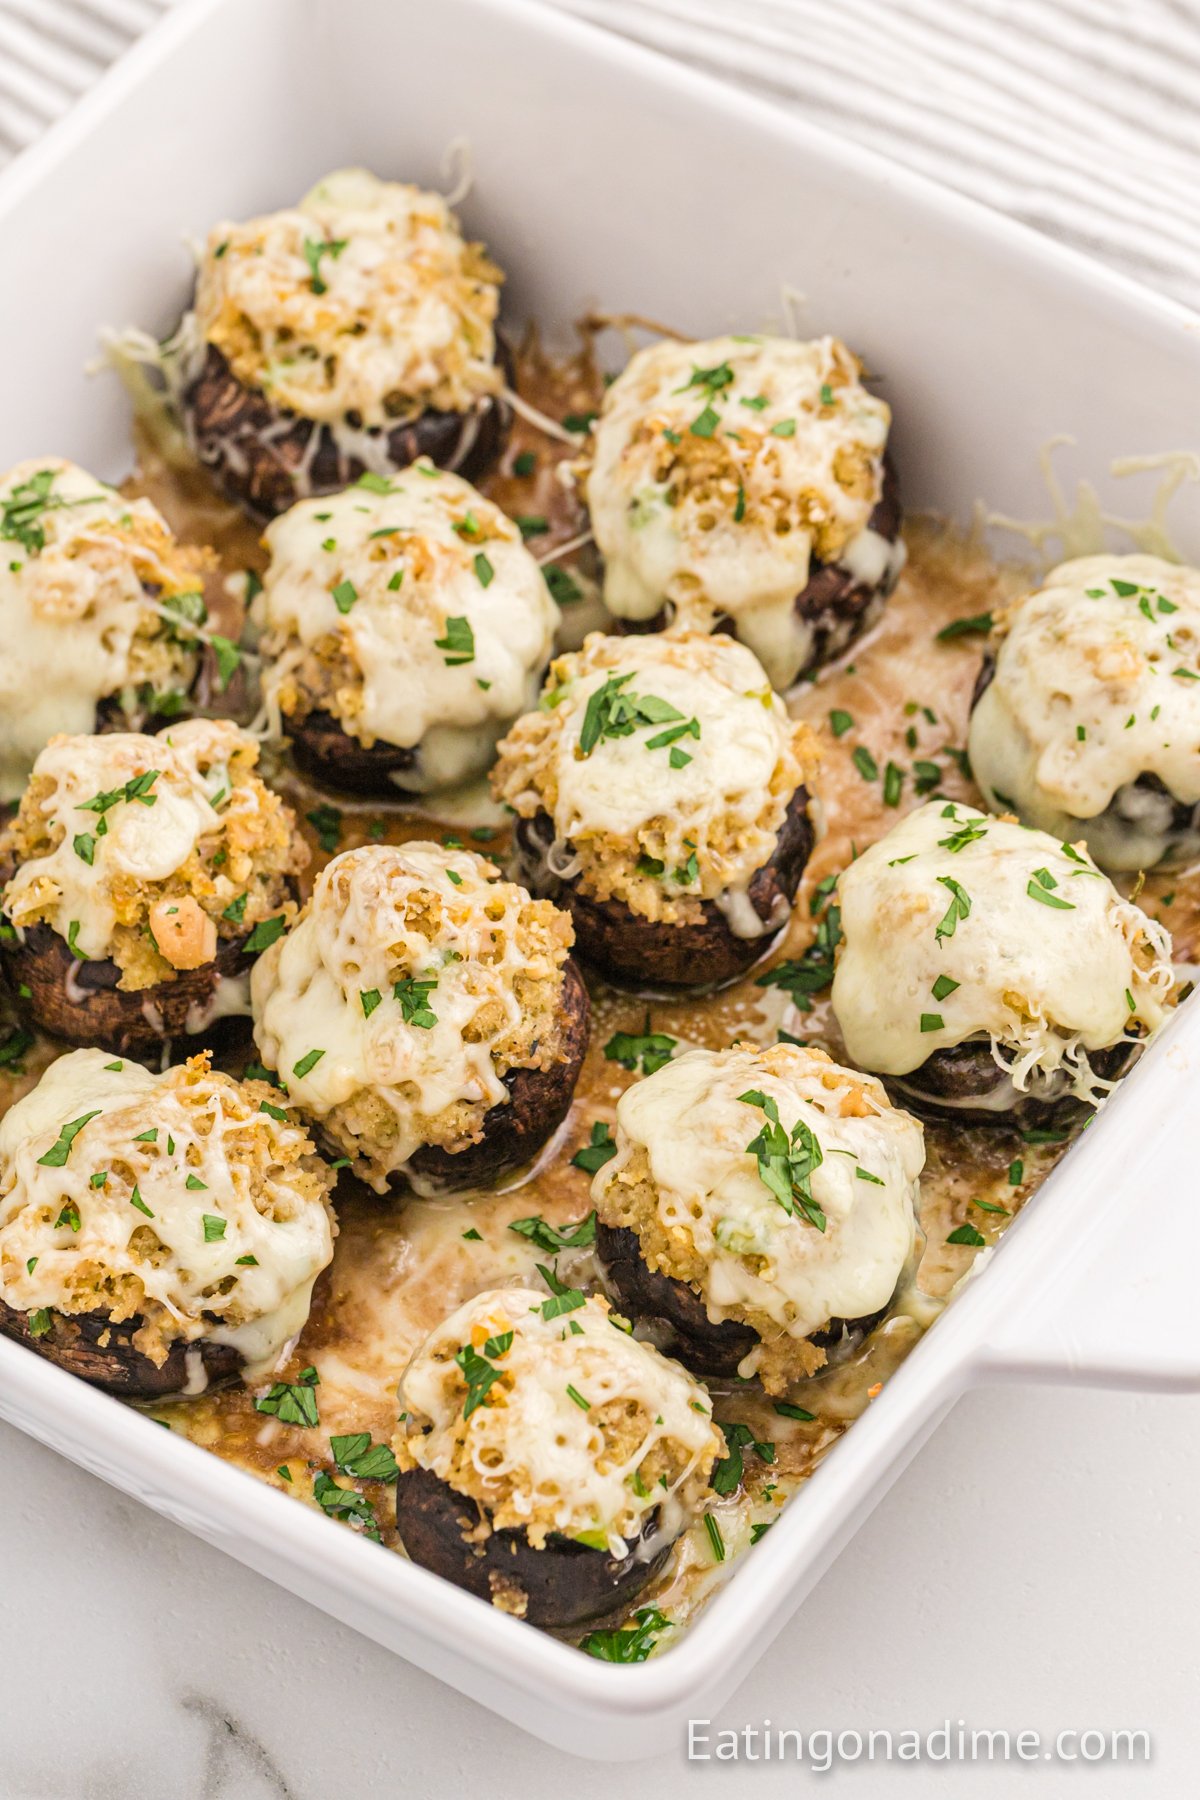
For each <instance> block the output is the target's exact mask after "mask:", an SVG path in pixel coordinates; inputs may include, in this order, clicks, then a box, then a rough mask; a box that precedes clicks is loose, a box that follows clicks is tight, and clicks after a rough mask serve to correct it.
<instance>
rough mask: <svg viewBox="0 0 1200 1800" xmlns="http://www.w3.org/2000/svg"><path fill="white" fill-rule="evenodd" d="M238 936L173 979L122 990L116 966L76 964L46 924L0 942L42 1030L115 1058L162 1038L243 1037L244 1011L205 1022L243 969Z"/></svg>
mask: <svg viewBox="0 0 1200 1800" xmlns="http://www.w3.org/2000/svg"><path fill="white" fill-rule="evenodd" d="M244 942H245V939H244V938H237V939H234V938H226V939H224V940H222V941H221V942H220V943H219V944H218V946H217V954H216V956H215V957H214V958H213V960H212V961H211V962H208V963H204V964H202V965H201V967H200V968H198V969H186V970H181V971H180V973H179V974H178V975H177V976H176V977H175V979H174V981H161V982H158V983H156V984H155V985H154V986H153V987H148V988H139V989H136V990H134V991H132V992H127V991H126V990H125V989H123V988H119V987H118V986H117V983H118V981H119V980H120V978H121V971H120V969H119V968H118V967H117V965H116V963H115V962H113V961H112V959H111V958H108V957H105V958H103V959H99V960H96V961H92V962H79V961H77V959H76V958H75V957H74V956H73V955H72V954H71V951H70V950H69V949H68V947H67V945H66V943H65V941H64V940H63V939H62V938H60V937H59V935H58V933H57V932H56V931H54V930H52V929H51V927H50V926H49V925H31V926H29V927H28V928H27V929H26V930H25V931H24V932H23V933H22V934H21V939H19V940H18V941H17V942H15V943H6V944H4V945H3V961H4V966H5V970H6V973H7V976H8V980H9V983H10V985H11V986H12V988H13V989H14V991H16V992H20V990H21V988H23V987H25V988H28V989H29V995H28V998H25V999H22V1001H21V1004H22V1005H23V1006H24V1007H25V1008H26V1010H27V1011H28V1013H29V1016H30V1018H31V1019H32V1020H33V1021H34V1023H35V1024H37V1025H40V1026H41V1027H42V1029H43V1030H45V1031H49V1032H51V1033H52V1034H53V1035H54V1036H55V1037H59V1038H62V1039H63V1040H64V1041H65V1042H66V1043H68V1044H96V1045H99V1046H100V1047H101V1048H102V1049H105V1050H112V1051H114V1052H115V1053H116V1054H117V1055H119V1056H146V1055H150V1054H153V1053H155V1052H157V1051H159V1050H161V1048H162V1045H163V1042H164V1040H165V1039H169V1038H176V1037H188V1036H189V1035H199V1034H203V1036H204V1040H205V1042H206V1043H211V1042H212V1041H213V1038H214V1033H217V1034H219V1035H222V1036H223V1037H224V1038H225V1039H226V1040H228V1038H230V1037H231V1036H233V1037H236V1036H237V1035H238V1034H239V1033H240V1034H241V1035H243V1036H244V1035H245V1032H246V1028H247V1021H248V1015H247V1017H246V1018H243V1017H240V1016H238V1015H227V1016H225V1017H223V1018H221V1019H219V1020H213V1019H212V1017H211V1011H212V1007H213V1003H214V1001H215V999H216V995H217V991H218V988H219V986H220V983H221V982H222V981H226V980H234V979H236V978H237V977H238V976H239V975H241V974H244V973H245V972H246V971H247V970H248V969H249V968H250V966H251V963H252V961H253V958H252V957H249V956H247V955H246V954H245V952H244V950H243V948H242V946H243V944H244Z"/></svg>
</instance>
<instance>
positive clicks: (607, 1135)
mask: <svg viewBox="0 0 1200 1800" xmlns="http://www.w3.org/2000/svg"><path fill="white" fill-rule="evenodd" d="M616 1154H617V1146H616V1144H615V1143H614V1142H613V1135H612V1132H611V1130H610V1129H609V1127H608V1125H607V1123H606V1122H605V1121H604V1120H603V1119H597V1120H596V1121H595V1123H594V1124H593V1126H592V1135H591V1138H590V1139H589V1141H588V1142H587V1143H586V1144H585V1145H584V1146H583V1149H582V1150H577V1151H576V1152H575V1154H574V1156H573V1157H572V1158H571V1167H572V1168H573V1169H582V1170H583V1172H584V1174H585V1175H594V1174H595V1173H596V1170H597V1169H602V1168H603V1167H604V1165H605V1163H606V1162H608V1161H610V1159H611V1158H612V1157H614V1156H615V1155H616Z"/></svg>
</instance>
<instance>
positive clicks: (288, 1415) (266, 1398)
mask: <svg viewBox="0 0 1200 1800" xmlns="http://www.w3.org/2000/svg"><path fill="white" fill-rule="evenodd" d="M320 1379H321V1377H320V1376H319V1375H318V1374H317V1371H316V1370H315V1369H313V1368H307V1369H301V1371H300V1373H299V1375H298V1376H297V1377H296V1379H295V1381H276V1382H275V1383H273V1385H272V1386H271V1387H270V1389H269V1390H268V1391H267V1393H265V1394H263V1395H261V1396H260V1397H259V1398H258V1399H256V1400H255V1402H254V1410H255V1412H260V1413H270V1414H271V1415H272V1416H273V1417H274V1418H276V1419H278V1420H279V1422H280V1424H281V1425H304V1426H307V1427H308V1429H309V1430H312V1429H313V1428H314V1427H315V1426H317V1425H319V1424H320V1423H321V1420H320V1416H319V1414H318V1412H317V1396H316V1394H315V1393H314V1392H313V1389H314V1388H315V1387H317V1385H318V1384H319V1382H320Z"/></svg>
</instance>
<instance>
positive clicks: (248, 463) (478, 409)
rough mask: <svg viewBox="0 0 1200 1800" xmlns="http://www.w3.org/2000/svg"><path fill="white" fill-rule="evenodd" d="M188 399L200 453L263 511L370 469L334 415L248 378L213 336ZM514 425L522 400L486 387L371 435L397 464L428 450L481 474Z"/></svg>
mask: <svg viewBox="0 0 1200 1800" xmlns="http://www.w3.org/2000/svg"><path fill="white" fill-rule="evenodd" d="M496 360H497V362H498V363H499V364H500V365H501V367H502V368H503V369H504V371H505V377H506V379H507V380H508V381H509V383H510V384H511V382H512V364H511V357H510V355H509V352H508V351H507V349H506V348H505V347H504V346H502V345H500V344H499V341H498V346H497V352H496ZM181 404H182V409H183V415H184V419H185V421H186V424H187V429H188V435H189V437H190V439H191V442H192V446H193V448H194V450H195V452H196V455H197V457H198V458H199V460H200V461H201V462H202V463H203V464H204V465H205V467H206V468H207V469H208V470H209V471H210V472H211V474H212V476H213V479H214V480H215V482H216V483H217V485H218V487H219V488H220V489H221V490H222V492H223V493H225V494H228V496H229V498H230V499H231V500H235V501H237V502H238V503H239V504H240V505H241V506H243V507H245V509H246V511H247V512H249V513H251V514H252V515H253V516H254V517H255V518H260V519H270V518H274V517H275V515H276V514H277V513H281V512H286V511H287V509H288V507H289V506H293V505H294V504H295V503H296V501H297V500H303V499H307V498H308V497H309V496H311V495H314V494H332V493H336V492H338V490H339V489H341V488H344V487H349V485H350V484H351V482H354V481H357V480H358V478H359V476H360V475H362V474H364V473H365V472H366V469H367V465H366V463H364V462H363V460H362V458H361V457H359V456H357V455H355V454H353V453H352V452H349V451H347V450H343V449H341V448H339V446H338V443H337V440H336V438H335V436H334V434H333V432H332V431H331V429H330V427H329V426H328V425H323V424H322V425H319V424H317V423H316V422H315V421H314V420H312V419H306V418H303V417H301V415H300V414H299V413H294V412H291V411H289V410H288V409H287V408H285V407H279V406H276V405H274V404H273V402H272V401H270V400H269V399H268V398H267V396H266V394H265V393H264V392H263V391H262V389H261V388H256V387H247V386H246V385H245V384H244V383H243V382H241V381H240V380H239V379H238V377H237V376H236V375H235V374H234V372H233V370H232V369H231V368H230V366H229V363H228V362H227V361H226V359H225V357H224V356H223V355H222V354H221V352H220V350H218V349H217V348H216V346H215V345H213V344H209V345H208V346H207V347H206V350H205V356H204V361H203V364H202V365H201V368H200V371H199V373H198V374H197V375H196V376H195V377H194V379H193V380H192V381H191V382H190V383H189V384H188V386H187V387H186V388H185V389H184V391H183V395H182V400H181ZM511 428H512V408H511V407H510V406H509V405H508V403H507V402H506V401H505V400H504V399H503V398H502V397H501V396H499V395H493V394H484V395H482V396H481V397H480V398H479V400H478V401H477V402H476V403H475V405H474V406H473V407H471V408H470V410H469V411H467V412H461V413H456V412H439V411H438V410H437V409H436V408H433V407H430V408H428V409H427V410H426V411H425V412H423V413H420V414H418V415H417V417H416V418H415V419H410V420H406V421H405V422H403V423H402V424H399V425H394V426H392V427H391V429H390V430H387V431H385V430H383V429H382V428H379V429H374V430H370V431H367V432H364V433H362V434H361V435H363V436H365V437H368V438H371V439H374V440H376V441H377V442H378V444H379V447H380V450H381V453H382V460H383V461H384V462H386V464H387V466H388V467H389V468H391V469H402V468H406V467H407V465H408V464H409V463H412V462H415V461H416V460H417V458H418V457H420V456H428V457H429V458H430V460H431V461H432V462H433V463H435V464H436V465H437V467H438V468H440V469H450V470H452V471H453V472H454V473H455V474H457V475H462V476H464V477H465V478H466V479H467V480H475V479H477V478H478V477H479V476H482V475H485V474H486V473H487V471H488V470H489V469H490V468H492V467H493V465H494V464H495V463H496V462H498V461H499V459H500V456H501V455H502V454H503V451H504V446H505V444H506V443H507V442H508V435H509V432H510V430H511ZM314 434H315V436H316V448H315V450H313V449H312V448H311V446H312V442H313V437H314Z"/></svg>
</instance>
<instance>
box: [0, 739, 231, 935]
mask: <svg viewBox="0 0 1200 1800" xmlns="http://www.w3.org/2000/svg"><path fill="white" fill-rule="evenodd" d="M247 747H249V749H250V750H251V751H252V753H253V755H254V756H257V745H256V744H255V743H254V740H253V739H251V738H249V737H248V736H247V734H246V733H245V732H244V731H242V730H241V729H240V728H239V727H238V726H237V725H235V724H234V723H233V722H232V720H229V719H189V720H185V721H183V722H182V723H181V724H178V725H171V726H168V727H167V728H166V730H164V731H163V732H161V733H159V735H158V736H156V737H146V736H143V735H142V734H140V733H137V732H110V733H106V734H105V735H103V736H99V737H58V738H54V739H52V740H51V742H50V743H49V744H48V745H47V746H46V748H45V749H44V750H43V751H42V753H41V755H40V756H39V757H38V759H37V761H36V763H35V764H34V770H33V772H34V780H35V782H37V783H38V784H45V786H46V792H45V796H44V798H43V799H41V800H40V802H39V810H40V811H41V813H42V814H43V816H44V818H45V823H46V832H47V835H48V836H51V837H57V840H58V841H57V844H56V847H55V848H54V849H53V850H51V851H50V852H49V853H48V854H46V855H44V856H34V857H30V858H29V859H28V860H27V861H24V862H22V863H21V864H20V865H19V867H18V868H17V870H16V873H15V874H14V875H13V876H12V878H11V880H10V881H9V883H8V886H7V888H6V889H5V893H4V910H5V912H6V913H7V914H8V916H9V918H10V919H11V920H12V922H13V923H14V925H16V926H17V927H18V928H20V927H22V926H25V925H29V924H32V923H34V922H35V921H43V922H45V923H46V924H48V925H50V926H51V927H52V928H53V929H54V930H55V931H56V932H57V933H58V935H59V936H60V937H62V938H67V939H68V940H69V941H70V943H71V946H72V948H73V949H75V950H76V951H77V952H78V954H79V956H80V958H81V959H94V958H100V957H105V956H108V955H109V954H110V946H111V943H112V937H113V930H114V927H115V926H116V924H117V922H118V919H119V918H123V917H124V915H125V911H126V909H127V905H128V902H129V900H130V898H131V895H132V894H134V893H136V892H137V891H138V890H142V889H144V888H145V887H147V886H150V887H153V886H156V885H158V884H161V883H163V882H165V881H167V880H168V879H169V878H170V877H171V876H173V875H175V874H176V873H177V872H178V871H179V870H180V869H182V868H183V866H184V864H185V863H187V862H188V861H189V859H190V858H192V857H193V856H194V855H195V853H196V850H197V846H198V845H199V844H200V841H201V839H209V840H210V841H211V840H214V839H217V838H219V837H220V836H222V835H223V834H224V833H226V832H227V831H228V829H229V827H230V825H231V823H232V822H233V820H234V819H235V818H237V817H239V816H243V815H244V814H245V811H246V809H248V808H254V807H256V806H257V804H258V796H259V791H260V790H259V787H258V784H257V783H255V782H243V783H238V784H237V785H236V786H235V785H233V783H232V782H231V779H230V774H229V761H230V758H231V756H233V754H234V753H235V752H236V751H238V750H244V749H245V748H247ZM152 771H153V772H156V773H155V775H154V780H153V781H152V782H150V783H149V784H148V785H147V786H146V788H145V791H144V792H143V793H141V794H140V795H137V796H135V797H134V798H130V799H127V798H124V797H123V790H124V789H125V788H126V787H127V785H128V784H129V783H131V782H134V783H136V782H137V779H138V777H145V776H147V775H148V774H150V773H151V772H152ZM98 800H101V801H104V802H106V804H104V805H103V806H99V807H98V806H97V805H96V804H95V803H96V802H97V801H98ZM234 894H235V885H234V884H232V883H231V884H229V898H230V899H231V900H232V899H233V898H234ZM215 949H216V945H215V941H214V944H213V953H215ZM181 966H185V965H181Z"/></svg>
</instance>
